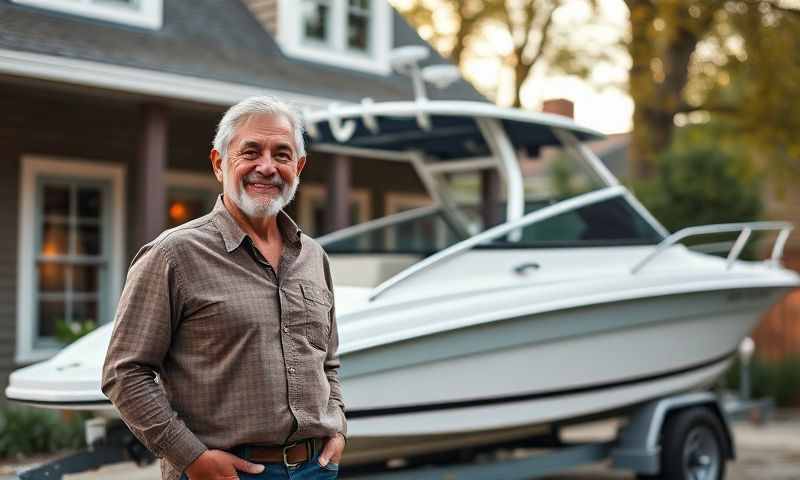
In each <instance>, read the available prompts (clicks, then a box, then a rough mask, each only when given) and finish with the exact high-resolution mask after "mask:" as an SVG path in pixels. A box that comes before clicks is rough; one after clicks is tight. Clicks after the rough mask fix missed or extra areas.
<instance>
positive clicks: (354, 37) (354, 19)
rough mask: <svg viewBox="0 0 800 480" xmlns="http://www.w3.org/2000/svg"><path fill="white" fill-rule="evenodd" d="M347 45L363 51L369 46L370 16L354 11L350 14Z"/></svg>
mask: <svg viewBox="0 0 800 480" xmlns="http://www.w3.org/2000/svg"><path fill="white" fill-rule="evenodd" d="M347 45H348V46H349V47H350V48H353V49H356V50H363V51H366V50H367V49H368V48H369V16H367V15H363V14H353V13H351V14H350V15H348V20H347Z"/></svg>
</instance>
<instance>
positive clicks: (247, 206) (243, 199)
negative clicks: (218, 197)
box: [222, 168, 300, 219]
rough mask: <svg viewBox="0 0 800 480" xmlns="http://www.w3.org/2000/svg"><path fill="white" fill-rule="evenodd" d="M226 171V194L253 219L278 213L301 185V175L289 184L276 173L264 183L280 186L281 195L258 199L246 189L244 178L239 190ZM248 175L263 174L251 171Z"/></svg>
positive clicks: (223, 172) (224, 177) (240, 182)
mask: <svg viewBox="0 0 800 480" xmlns="http://www.w3.org/2000/svg"><path fill="white" fill-rule="evenodd" d="M226 171H227V169H225V168H223V169H222V185H223V191H224V192H225V195H226V196H228V197H229V198H230V199H231V200H232V201H233V203H235V204H236V206H237V207H239V210H241V211H242V213H244V214H245V215H247V216H248V217H250V218H253V219H262V218H268V217H274V216H275V215H277V214H278V212H280V211H281V209H282V208H283V207H285V206H286V205H288V204H289V203H290V202H291V201H292V199H293V198H294V194H295V192H297V187H298V186H299V185H300V177H299V176H296V177H294V181H293V182H292V184H291V185H288V184H287V183H286V182H284V181H283V178H281V176H280V175H278V174H277V173H276V174H275V175H273V176H272V178H270V179H264V183H271V184H272V185H276V186H278V187H279V188H280V190H281V193H280V195H278V196H276V197H272V198H269V199H267V200H257V199H255V198H253V197H251V196H250V195H249V194H248V193H247V192H246V191H245V189H244V178H242V179H241V180H239V185H238V187H239V188H238V190H237V189H236V188H234V185H231V183H233V179H231V178H229V176H228V175H227V174H226ZM247 176H248V177H252V176H259V177H260V176H261V175H260V174H257V173H255V172H251V173H249V174H248V175H247ZM262 178H263V177H262Z"/></svg>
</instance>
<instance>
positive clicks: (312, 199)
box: [297, 183, 372, 237]
mask: <svg viewBox="0 0 800 480" xmlns="http://www.w3.org/2000/svg"><path fill="white" fill-rule="evenodd" d="M297 196H298V199H297V200H298V202H297V217H298V218H297V220H298V221H299V223H300V226H301V228H303V231H304V232H305V233H306V234H309V235H312V236H315V237H316V236H319V235H320V232H319V231H317V230H318V229H319V228H320V227H322V228H324V227H325V226H324V225H314V228H313V229H312V228H311V225H312V223H313V221H314V206H315V205H317V204H319V203H323V204H324V203H325V202H327V200H328V189H327V187H326V186H325V185H322V184H320V183H301V184H300V187H299V189H298V195H297ZM371 197H372V195H371V194H370V192H369V190H367V189H365V188H355V189H350V202H351V203H357V204H358V212H359V214H358V215H359V218H358V219H357V220H358V223H363V222H366V221H368V220H370V219H371V218H372V203H371ZM306 229H308V230H309V231H308V232H306Z"/></svg>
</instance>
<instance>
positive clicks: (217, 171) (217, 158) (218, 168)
mask: <svg viewBox="0 0 800 480" xmlns="http://www.w3.org/2000/svg"><path fill="white" fill-rule="evenodd" d="M208 158H209V159H210V160H211V169H212V170H213V171H214V176H215V177H217V181H218V182H219V183H222V155H220V154H219V151H218V150H217V149H216V148H212V149H211V153H210V154H209V155H208Z"/></svg>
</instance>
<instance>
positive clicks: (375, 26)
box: [278, 0, 394, 75]
mask: <svg viewBox="0 0 800 480" xmlns="http://www.w3.org/2000/svg"><path fill="white" fill-rule="evenodd" d="M330 5H331V8H330V15H331V18H330V23H329V25H330V32H329V35H330V38H331V40H330V42H329V43H321V42H311V41H308V40H306V39H305V38H304V37H303V18H302V15H301V8H298V0H279V4H278V43H279V44H280V45H281V48H282V49H283V51H284V53H286V54H287V55H290V56H293V57H299V58H303V59H305V60H311V61H313V62H318V63H325V64H329V65H334V66H338V67H345V68H350V69H353V70H362V71H366V72H371V73H378V74H381V75H388V74H389V73H391V65H390V64H389V50H390V49H391V44H392V40H393V38H394V34H393V30H394V22H393V21H392V13H393V10H392V6H391V5H389V2H388V1H387V0H372V1H371V2H370V10H371V11H370V23H369V25H370V27H369V28H370V32H369V39H370V43H371V44H370V45H369V46H368V50H369V51H368V52H359V51H357V50H354V49H351V48H349V47H348V46H347V28H346V27H347V25H346V23H347V12H348V2H347V0H330Z"/></svg>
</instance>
